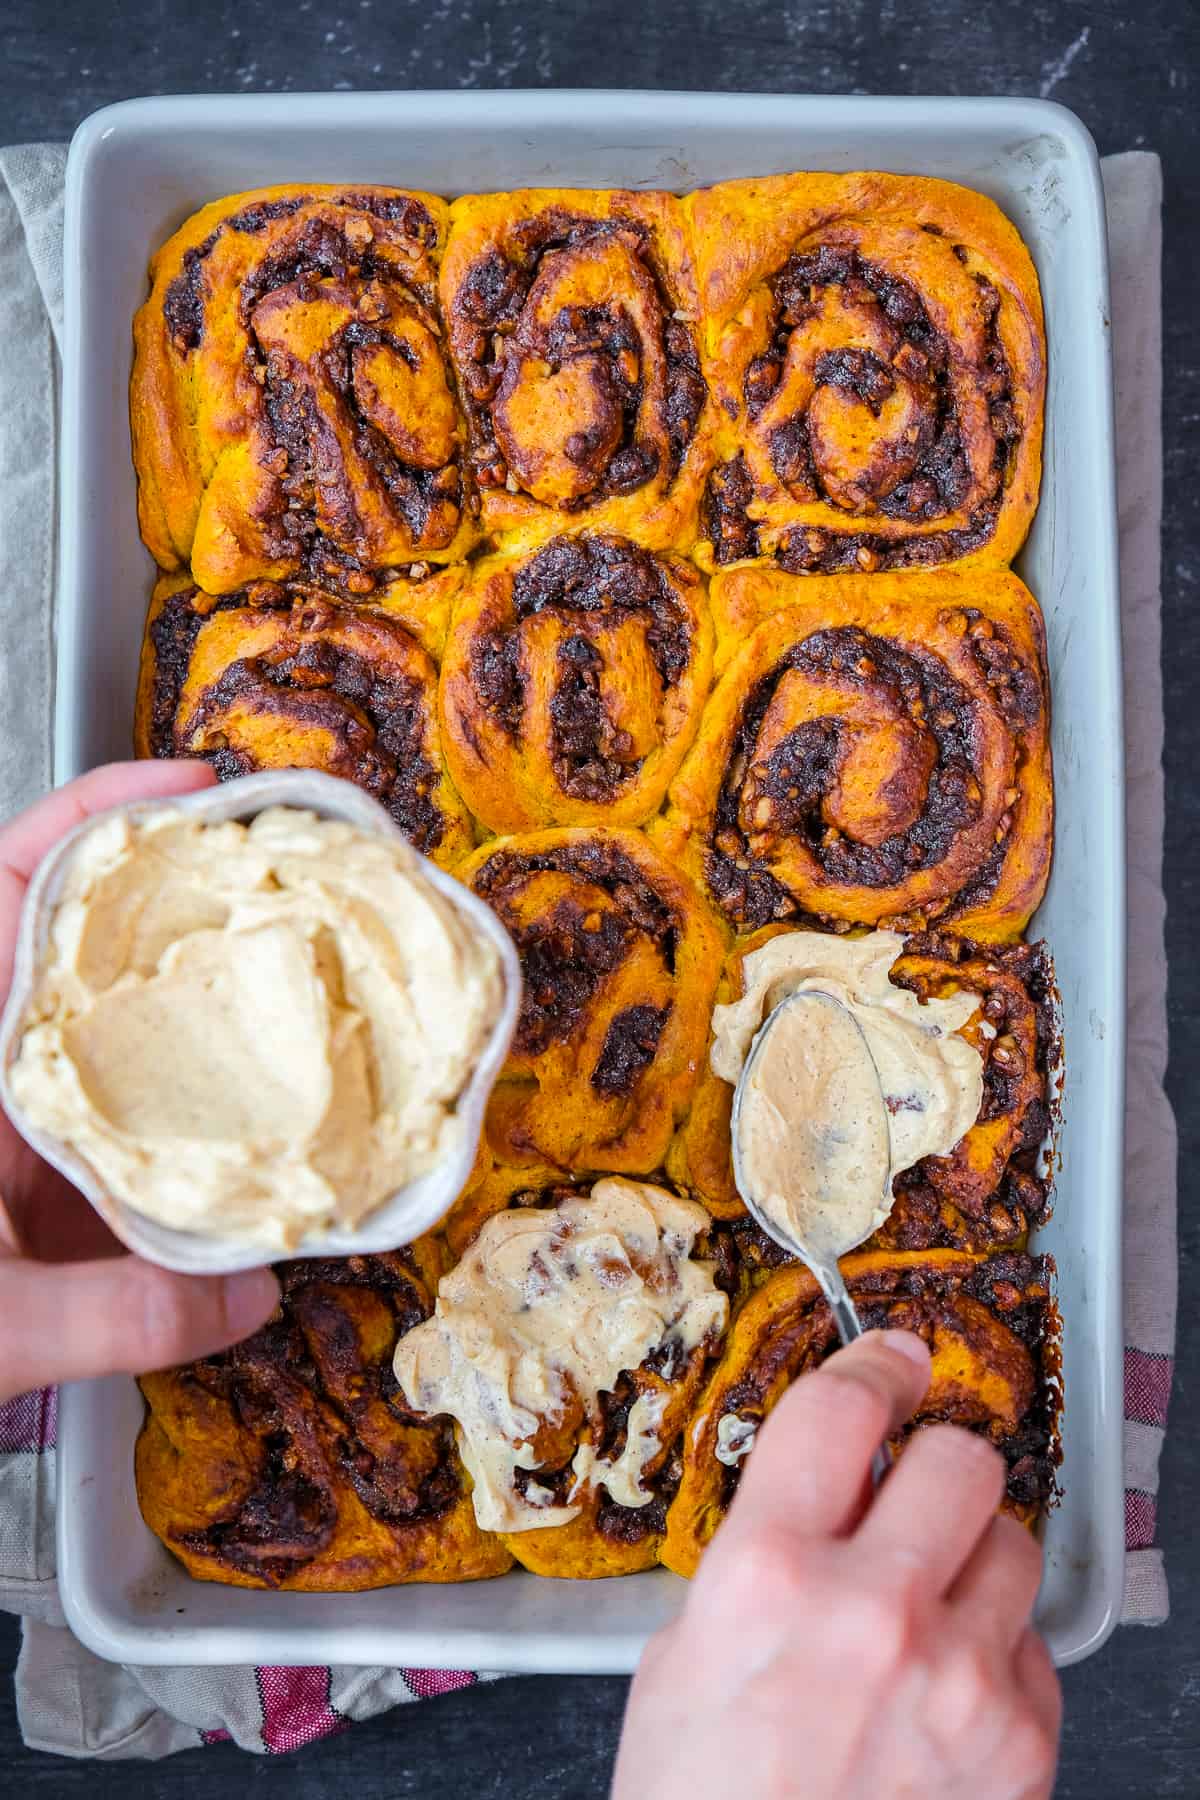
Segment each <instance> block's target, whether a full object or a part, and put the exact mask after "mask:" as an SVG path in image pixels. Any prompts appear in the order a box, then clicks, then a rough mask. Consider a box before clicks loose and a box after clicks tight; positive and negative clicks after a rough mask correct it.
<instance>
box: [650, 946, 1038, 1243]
mask: <svg viewBox="0 0 1200 1800" xmlns="http://www.w3.org/2000/svg"><path fill="white" fill-rule="evenodd" d="M794 929H796V928H795V927H793V926H787V925H768V926H766V927H764V929H763V930H762V931H757V932H755V933H754V935H753V936H752V937H750V938H747V939H745V940H744V941H743V942H742V943H740V944H739V945H738V946H737V947H736V948H735V949H734V950H733V951H732V952H731V954H730V956H729V957H728V959H727V960H726V963H725V966H724V968H723V969H722V971H721V979H720V982H719V983H718V986H717V995H716V998H717V1001H718V1002H721V1003H728V1002H730V1001H733V1000H738V999H740V998H741V996H742V994H743V993H744V992H745V962H746V958H747V957H748V956H750V955H751V954H752V953H753V952H754V951H755V950H757V949H758V948H759V947H760V946H761V945H762V944H764V943H766V941H767V940H768V939H769V938H772V937H775V936H777V935H779V934H780V933H781V932H782V933H786V932H788V931H791V930H794ZM891 978H892V980H893V981H894V982H895V983H896V984H897V986H900V987H907V988H911V989H912V990H913V991H914V992H915V993H916V994H917V995H918V996H919V997H920V998H921V999H923V1000H925V999H930V998H934V999H948V998H949V997H950V996H951V995H954V994H959V993H970V994H975V995H977V996H978V998H979V1006H978V1009H977V1011H976V1012H975V1013H973V1014H972V1016H971V1017H970V1018H969V1019H968V1020H967V1022H966V1024H965V1025H964V1026H963V1027H962V1029H961V1031H960V1032H959V1034H958V1035H959V1036H960V1037H962V1038H963V1039H965V1041H966V1042H967V1043H969V1044H970V1045H972V1047H973V1048H974V1049H976V1050H977V1051H978V1052H979V1055H980V1058H981V1060H982V1063H983V1082H984V1091H983V1100H982V1103H981V1107H980V1113H979V1117H978V1119H977V1120H976V1122H975V1124H974V1125H972V1126H971V1128H970V1130H969V1131H967V1132H966V1133H965V1134H964V1135H963V1137H962V1138H961V1139H960V1140H959V1142H958V1143H957V1144H956V1145H955V1146H954V1148H953V1149H952V1150H951V1151H950V1152H949V1153H948V1154H947V1155H946V1156H927V1157H924V1158H923V1159H922V1160H921V1161H920V1162H919V1163H917V1164H916V1165H915V1166H914V1167H913V1168H912V1169H907V1170H904V1171H903V1172H902V1173H901V1174H900V1175H898V1176H897V1177H896V1180H895V1183H894V1184H893V1195H894V1198H893V1203H892V1209H891V1212H890V1213H889V1215H888V1218H887V1219H886V1221H885V1222H884V1224H883V1225H882V1226H881V1227H880V1229H879V1230H878V1231H877V1232H876V1233H875V1234H874V1235H873V1236H872V1237H871V1238H870V1239H869V1240H868V1242H869V1244H870V1246H871V1247H872V1248H877V1249H881V1250H882V1249H888V1250H893V1251H895V1250H928V1249H934V1248H945V1249H955V1250H970V1251H983V1250H987V1249H998V1248H1000V1247H1001V1246H1004V1247H1009V1246H1020V1245H1023V1244H1024V1243H1025V1240H1026V1238H1027V1236H1028V1232H1029V1228H1030V1226H1031V1225H1040V1224H1042V1223H1043V1222H1044V1221H1045V1219H1046V1218H1047V1217H1048V1216H1049V1211H1050V1185H1051V1184H1050V1179H1049V1176H1048V1174H1047V1173H1046V1172H1045V1170H1044V1168H1043V1161H1042V1151H1043V1147H1044V1146H1045V1145H1046V1143H1047V1142H1048V1140H1049V1139H1050V1137H1051V1136H1052V1133H1053V1121H1054V1114H1055V1105H1056V1096H1055V1095H1054V1093H1053V1092H1052V1088H1053V1083H1054V1080H1055V1076H1056V1072H1057V1068H1058V1061H1059V1053H1060V1042H1059V1033H1058V1026H1057V1013H1056V990H1055V987H1054V969H1053V965H1052V963H1051V961H1050V957H1049V954H1048V952H1047V950H1046V948H1045V946H1044V945H1041V944H1032V945H1031V944H1012V945H1005V946H997V945H987V946H981V945H978V944H973V943H971V942H970V941H969V940H967V939H964V938H960V937H952V936H950V935H949V934H945V933H938V932H928V933H924V934H922V935H918V936H914V937H910V938H908V939H907V940H906V941H905V944H904V947H903V950H902V951H901V953H900V955H899V956H898V957H897V958H896V961H895V962H894V963H893V965H892V970H891ZM711 1042H712V1039H711V1034H710V1038H709V1043H710V1046H711ZM732 1101H733V1089H732V1088H731V1087H730V1085H729V1083H728V1082H727V1081H722V1080H721V1078H720V1077H719V1076H718V1075H714V1074H713V1072H712V1069H711V1068H710V1067H709V1062H708V1056H707V1054H706V1055H705V1058H704V1063H703V1066H702V1068H701V1072H700V1078H699V1080H698V1081H697V1083H696V1087H695V1090H694V1092H693V1094H692V1101H691V1105H690V1107H689V1108H688V1112H687V1116H686V1118H685V1119H684V1121H683V1123H682V1124H681V1126H680V1127H679V1130H678V1131H677V1132H676V1134H675V1138H674V1140H673V1141H672V1144H671V1148H670V1150H669V1151H668V1153H667V1161H666V1168H667V1173H668V1175H669V1176H670V1178H671V1180H672V1181H673V1182H674V1183H675V1184H676V1186H677V1187H679V1188H681V1189H683V1190H685V1191H686V1192H688V1193H690V1194H691V1195H692V1197H693V1198H694V1199H697V1200H699V1201H700V1202H701V1203H702V1205H704V1206H705V1207H707V1209H708V1211H709V1212H710V1213H712V1214H713V1216H714V1217H715V1218H720V1219H737V1218H741V1217H743V1216H744V1214H745V1210H746V1209H745V1207H744V1206H743V1204H742V1201H741V1198H740V1196H739V1195H738V1192H737V1188H736V1186H735V1185H734V1179H733V1166H732V1161H731V1155H730V1110H731V1106H732Z"/></svg>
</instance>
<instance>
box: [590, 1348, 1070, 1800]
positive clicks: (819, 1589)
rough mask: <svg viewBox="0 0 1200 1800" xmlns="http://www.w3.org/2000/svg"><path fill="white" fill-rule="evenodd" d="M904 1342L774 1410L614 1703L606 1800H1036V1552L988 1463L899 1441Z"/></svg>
mask: <svg viewBox="0 0 1200 1800" xmlns="http://www.w3.org/2000/svg"><path fill="white" fill-rule="evenodd" d="M928 1385H929V1355H928V1352H927V1351H926V1349H925V1347H924V1345H923V1344H922V1343H921V1341H920V1339H919V1338H917V1337H915V1336H912V1335H911V1334H910V1333H908V1332H900V1331H889V1332H869V1333H868V1334H867V1335H866V1336H865V1337H864V1338H862V1339H861V1340H860V1341H859V1342H858V1343H856V1344H854V1345H853V1346H852V1347H851V1348H850V1349H848V1350H843V1351H839V1352H838V1353H837V1354H836V1355H835V1356H833V1357H832V1358H831V1359H830V1360H829V1362H828V1363H826V1364H825V1365H824V1366H823V1367H822V1368H821V1369H819V1370H818V1371H816V1372H815V1373H814V1374H811V1375H806V1376H804V1377H803V1378H802V1379H801V1380H800V1381H798V1382H796V1384H795V1385H794V1386H793V1387H792V1388H791V1389H790V1390H789V1391H788V1393H786V1394H785V1395H784V1397H783V1399H782V1400H781V1401H780V1403H779V1405H778V1406H777V1407H776V1408H775V1410H774V1412H772V1414H771V1415H770V1417H769V1419H768V1420H767V1422H766V1424H765V1425H764V1426H763V1428H762V1430H761V1432H760V1434H759V1439H758V1443H757V1444H756V1445H755V1448H754V1451H753V1454H752V1455H751V1457H750V1460H749V1463H748V1464H747V1466H746V1472H745V1474H744V1476H743V1478H742V1482H741V1486H740V1488H739V1491H738V1494H737V1496H736V1499H735V1501H734V1504H733V1506H732V1507H731V1508H730V1511H729V1515H728V1518H727V1520H726V1522H725V1523H724V1524H723V1525H722V1527H721V1529H720V1531H719V1532H718V1533H717V1536H716V1538H715V1539H714V1540H713V1543H712V1545H711V1546H710V1548H709V1550H708V1551H707V1553H706V1555H705V1558H704V1561H703V1563H702V1564H701V1566H700V1570H699V1572H698V1574H697V1575H696V1578H695V1580H694V1581H693V1583H692V1585H691V1588H690V1589H689V1592H688V1597H687V1601H686V1604H685V1606H684V1609H683V1612H682V1614H681V1616H680V1617H679V1619H677V1620H676V1622H675V1623H674V1624H672V1625H670V1626H668V1627H667V1628H666V1630H664V1631H661V1632H660V1633H659V1634H658V1636H657V1637H655V1638H654V1639H652V1641H651V1643H650V1644H649V1646H648V1647H647V1650H646V1652H645V1655H644V1656H643V1658H642V1662H641V1666H640V1668H639V1670H638V1673H637V1677H636V1679H635V1681H634V1684H633V1688H632V1690H631V1693H630V1697H629V1707H628V1711H627V1713H626V1718H625V1729H624V1733H623V1736H622V1741H621V1749H620V1753H619V1755H618V1758H617V1768H616V1775H615V1778H614V1785H613V1800H677V1797H678V1800H707V1797H708V1796H714V1797H716V1796H719V1797H720V1800H726V1797H727V1796H728V1795H731V1794H745V1795H747V1796H752V1797H753V1800H783V1796H788V1795H803V1796H804V1797H805V1800H866V1797H867V1796H870V1800H891V1797H893V1796H900V1795H905V1796H917V1795H920V1796H921V1800H961V1797H962V1796H969V1800H1042V1797H1044V1796H1046V1795H1048V1794H1049V1793H1050V1791H1051V1788H1052V1785H1053V1781H1054V1768H1055V1760H1056V1755H1057V1744H1058V1730H1059V1722H1060V1714H1061V1699H1060V1695H1059V1687H1058V1678H1057V1676H1056V1675H1055V1673H1054V1668H1053V1665H1052V1663H1051V1661H1050V1656H1049V1653H1048V1652H1047V1650H1046V1647H1045V1645H1044V1644H1043V1643H1042V1641H1041V1639H1040V1637H1038V1635H1037V1633H1036V1632H1035V1631H1034V1629H1033V1627H1032V1626H1031V1624H1030V1614H1031V1612H1032V1608H1033V1602H1034V1599H1035V1596H1036V1594H1037V1588H1038V1581H1039V1579H1040V1575H1041V1561H1042V1559H1041V1552H1040V1550H1039V1549H1038V1546H1037V1544H1036V1542H1035V1541H1034V1539H1033V1538H1032V1537H1031V1535H1030V1534H1029V1532H1028V1531H1026V1530H1025V1528H1024V1527H1023V1526H1021V1525H1019V1524H1017V1522H1016V1521H1015V1520H1013V1519H1010V1518H1006V1517H1003V1516H1000V1515H998V1514H997V1512H996V1508H997V1506H998V1504H999V1502H1000V1496H1001V1493H1002V1491H1003V1484H1004V1464H1003V1462H1002V1460H1001V1458H1000V1457H999V1456H998V1455H997V1453H996V1452H995V1450H993V1449H992V1448H991V1446H990V1445H989V1444H987V1443H986V1442H985V1441H984V1440H983V1439H982V1438H980V1437H976V1436H973V1435H972V1434H971V1433H970V1432H967V1431H963V1430H960V1429H958V1428H957V1427H955V1426H952V1425H934V1426H927V1427H925V1428H923V1429H922V1430H921V1431H919V1432H917V1433H916V1434H915V1435H914V1437H913V1438H912V1440H911V1442H910V1443H909V1444H908V1446H907V1447H906V1449H905V1452H904V1455H903V1456H902V1457H901V1458H900V1460H899V1461H898V1463H897V1464H896V1467H895V1468H894V1469H893V1470H892V1471H891V1473H890V1474H889V1475H888V1478H887V1480H886V1481H885V1482H884V1484H883V1486H882V1488H881V1489H880V1490H879V1492H878V1494H876V1495H874V1496H872V1494H871V1492H870V1485H869V1480H868V1469H869V1465H870V1459H871V1453H872V1451H873V1450H874V1449H875V1447H876V1446H877V1445H878V1444H880V1443H881V1442H882V1441H883V1439H884V1438H885V1437H886V1436H887V1435H888V1433H890V1432H892V1431H894V1430H895V1429H896V1428H897V1427H898V1426H899V1425H901V1424H902V1423H903V1422H904V1420H905V1419H907V1418H908V1417H909V1416H910V1415H911V1414H912V1412H913V1410H914V1408H915V1407H916V1406H917V1404H918V1402H919V1401H920V1400H921V1398H922V1396H923V1395H924V1394H925V1392H926V1390H927V1388H928Z"/></svg>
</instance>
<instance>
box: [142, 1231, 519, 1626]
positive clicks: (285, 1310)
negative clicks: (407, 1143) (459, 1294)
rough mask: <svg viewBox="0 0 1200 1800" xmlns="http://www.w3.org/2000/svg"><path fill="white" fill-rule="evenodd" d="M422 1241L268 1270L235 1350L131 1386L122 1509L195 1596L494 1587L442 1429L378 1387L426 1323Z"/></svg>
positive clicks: (425, 1245) (430, 1262)
mask: <svg viewBox="0 0 1200 1800" xmlns="http://www.w3.org/2000/svg"><path fill="white" fill-rule="evenodd" d="M441 1266H442V1265H441V1256H440V1253H439V1252H438V1251H437V1249H436V1247H435V1246H434V1244H433V1242H432V1240H429V1239H423V1240H420V1241H419V1242H418V1243H416V1244H414V1245H411V1246H410V1247H409V1248H408V1249H407V1250H398V1251H394V1252H391V1253H389V1254H387V1255H385V1256H363V1257H357V1256H356V1257H350V1258H348V1259H346V1260H344V1261H337V1260H328V1261H324V1260H318V1261H312V1262H293V1263H287V1264H284V1265H282V1266H281V1267H280V1270H279V1275H280V1279H281V1282H282V1286H283V1301H282V1305H281V1307H280V1310H279V1312H278V1313H277V1314H276V1316H275V1317H274V1318H273V1319H272V1320H270V1321H269V1322H268V1323H267V1324H266V1325H265V1326H263V1328H262V1330H261V1331H258V1332H256V1333H255V1334H254V1336H253V1337H252V1338H248V1339H247V1340H246V1342H245V1343H243V1344H238V1345H235V1347H234V1348H233V1349H231V1350H226V1351H223V1352H222V1353H221V1354H220V1355H218V1356H212V1357H206V1358H205V1359H204V1360H203V1361H202V1362H196V1363H191V1364H188V1365H187V1366H186V1367H184V1368H178V1369H168V1370H165V1371H163V1372H161V1373H158V1374H154V1375H146V1376H143V1377H142V1382H141V1386H142V1392H143V1394H144V1395H145V1398H146V1403H147V1408H148V1411H147V1416H146V1422H145V1424H144V1426H143V1428H142V1432H141V1435H140V1437H139V1438H138V1443H137V1456H136V1474H137V1492H138V1501H139V1504H140V1506H141V1509H142V1516H143V1517H144V1519H145V1520H146V1523H147V1524H148V1525H149V1527H150V1529H151V1530H152V1531H153V1532H154V1533H155V1534H156V1535H157V1536H158V1537H159V1538H161V1539H162V1541H163V1543H164V1544H165V1545H166V1546H167V1548H168V1549H169V1550H170V1551H172V1552H173V1554H174V1555H175V1556H177V1557H178V1558H179V1560H180V1561H181V1562H182V1563H183V1565H184V1567H185V1568H186V1569H187V1571H188V1573H189V1574H190V1575H192V1576H194V1577H195V1578H196V1579H197V1580H199V1581H222V1582H229V1583H231V1584H232V1585H234V1586H237V1587H258V1588H261V1587H271V1588H296V1589H308V1590H324V1591H349V1590H352V1589H357V1588H372V1587H386V1586H390V1585H391V1584H392V1583H394V1582H407V1581H473V1580H477V1579H479V1578H481V1577H485V1576H490V1575H502V1574H503V1573H504V1572H505V1570H506V1569H508V1568H509V1567H510V1566H511V1563H512V1558H511V1556H510V1555H509V1553H508V1551H507V1550H506V1549H505V1548H504V1546H503V1544H502V1543H501V1542H500V1541H499V1539H498V1538H496V1537H494V1536H493V1535H491V1534H490V1533H488V1532H485V1531H481V1530H480V1528H479V1526H478V1525H477V1524H476V1521H475V1513H474V1508H473V1506H472V1502H471V1483H470V1478H469V1477H468V1476H467V1475H466V1473H465V1471H464V1469H463V1466H462V1463H461V1461H460V1459H459V1456H458V1453H457V1451H456V1449H455V1445H454V1438H453V1434H452V1432H451V1430H450V1427H449V1424H448V1423H447V1422H445V1421H442V1420H433V1421H431V1420H428V1419H423V1418H418V1417H417V1416H416V1414H414V1413H413V1411H412V1410H411V1408H409V1407H408V1406H407V1405H406V1404H405V1402H404V1400H403V1397H402V1396H401V1395H400V1393H399V1390H398V1388H397V1386H396V1380H395V1376H394V1374H393V1372H392V1357H393V1353H394V1351H395V1347H396V1343H397V1340H398V1339H400V1338H402V1337H403V1336H404V1334H405V1333H406V1332H408V1331H410V1330H411V1329H412V1328H413V1327H414V1326H416V1325H417V1324H419V1322H420V1321H421V1320H422V1319H424V1318H426V1317H427V1316H428V1315H429V1314H430V1313H431V1312H432V1310H433V1297H434V1293H435V1290H436V1285H437V1279H438V1276H439V1274H440V1273H441Z"/></svg>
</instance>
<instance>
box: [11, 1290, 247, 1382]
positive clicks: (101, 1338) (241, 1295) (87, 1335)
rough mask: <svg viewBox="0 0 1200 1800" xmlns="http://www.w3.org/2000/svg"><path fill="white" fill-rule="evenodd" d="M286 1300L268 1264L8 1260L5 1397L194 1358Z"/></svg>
mask: <svg viewBox="0 0 1200 1800" xmlns="http://www.w3.org/2000/svg"><path fill="white" fill-rule="evenodd" d="M278 1304H279V1283H278V1282H277V1281H276V1279H275V1277H274V1275H273V1274H272V1273H271V1271H270V1269H246V1270H244V1271H243V1272H242V1273H241V1274H237V1275H175V1274H172V1273H171V1272H170V1271H169V1270H167V1269H160V1268H158V1267H157V1265H156V1264H154V1263H149V1262H143V1260H142V1259H141V1257H139V1256H114V1257H108V1258H105V1259H104V1260H102V1261H99V1262H82V1263H66V1264H53V1263H36V1262H24V1261H19V1260H15V1259H14V1260H12V1261H8V1262H3V1263H0V1399H4V1398H8V1397H11V1396H12V1395H13V1394H23V1393H26V1392H27V1391H28V1390H29V1389H30V1388H36V1387H44V1386H47V1385H48V1384H50V1383H52V1382H56V1381H74V1380H77V1379H79V1378H81V1377H85V1376H90V1375H110V1374H118V1373H120V1374H129V1375H140V1374H143V1373H144V1372H145V1371H147V1370H149V1369H163V1368H168V1367H169V1366H171V1365H172V1364H174V1363H182V1362H191V1361H192V1360H193V1358H195V1357H198V1356H207V1355H210V1354H211V1353H212V1352H213V1351H215V1350H223V1349H224V1348H225V1347H226V1345H228V1344H234V1343H236V1342H237V1341H238V1339H239V1338H244V1337H248V1336H249V1334H250V1333H251V1332H252V1331H255V1330H257V1328H258V1327H259V1326H260V1325H262V1324H264V1323H265V1321H266V1320H267V1319H268V1318H269V1317H270V1315H271V1313H272V1312H273V1311H274V1309H275V1307H276V1306H277V1305H278Z"/></svg>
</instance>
